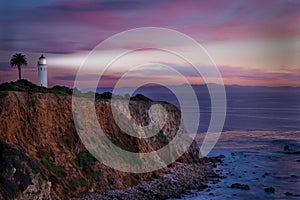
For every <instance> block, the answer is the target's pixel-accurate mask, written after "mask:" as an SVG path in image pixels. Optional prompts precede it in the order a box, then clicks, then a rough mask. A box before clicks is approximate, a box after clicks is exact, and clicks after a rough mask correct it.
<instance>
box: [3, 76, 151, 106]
mask: <svg viewBox="0 0 300 200" xmlns="http://www.w3.org/2000/svg"><path fill="white" fill-rule="evenodd" d="M73 90H76V95H80V94H82V95H83V94H85V93H82V92H81V91H79V90H78V89H76V88H74V89H72V88H68V87H66V86H59V85H56V86H54V87H52V88H45V87H40V86H37V85H35V84H33V83H31V82H30V81H28V80H25V79H21V80H18V81H11V82H9V83H2V84H0V98H1V97H6V96H7V95H8V91H18V92H26V93H30V94H33V93H52V94H58V95H62V96H71V95H72V94H73ZM88 93H90V94H91V95H93V94H94V93H93V92H88ZM112 96H113V97H114V98H115V99H124V97H123V96H120V95H114V94H112V93H111V92H104V93H102V94H99V93H96V94H95V98H96V99H97V100H108V99H111V98H112ZM130 100H133V101H145V102H153V101H152V100H151V99H150V98H148V97H146V96H144V95H142V94H137V95H135V96H133V97H131V98H130Z"/></svg>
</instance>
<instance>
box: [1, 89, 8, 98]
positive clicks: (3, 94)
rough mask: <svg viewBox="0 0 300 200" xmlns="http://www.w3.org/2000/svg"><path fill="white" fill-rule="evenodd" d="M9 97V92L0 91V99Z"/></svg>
mask: <svg viewBox="0 0 300 200" xmlns="http://www.w3.org/2000/svg"><path fill="white" fill-rule="evenodd" d="M7 96H8V91H0V99H1V98H4V97H7Z"/></svg>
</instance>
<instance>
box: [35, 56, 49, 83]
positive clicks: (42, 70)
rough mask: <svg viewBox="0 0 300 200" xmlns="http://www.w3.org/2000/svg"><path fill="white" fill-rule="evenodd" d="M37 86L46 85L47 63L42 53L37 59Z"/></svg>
mask: <svg viewBox="0 0 300 200" xmlns="http://www.w3.org/2000/svg"><path fill="white" fill-rule="evenodd" d="M37 66H38V86H40V87H47V63H46V57H45V56H44V55H43V54H42V55H41V57H40V58H39V61H38V65H37Z"/></svg>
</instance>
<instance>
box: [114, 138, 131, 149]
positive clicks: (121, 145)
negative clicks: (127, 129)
mask: <svg viewBox="0 0 300 200" xmlns="http://www.w3.org/2000/svg"><path fill="white" fill-rule="evenodd" d="M112 143H113V144H114V145H116V146H118V147H120V148H121V149H123V150H126V151H128V148H127V147H126V146H125V145H124V144H122V143H121V142H120V141H119V140H113V141H112Z"/></svg>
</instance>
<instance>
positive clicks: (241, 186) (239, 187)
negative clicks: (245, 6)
mask: <svg viewBox="0 0 300 200" xmlns="http://www.w3.org/2000/svg"><path fill="white" fill-rule="evenodd" d="M230 187H231V188H237V189H242V190H250V187H249V186H248V185H244V184H240V183H234V184H232V185H231V186H230Z"/></svg>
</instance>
